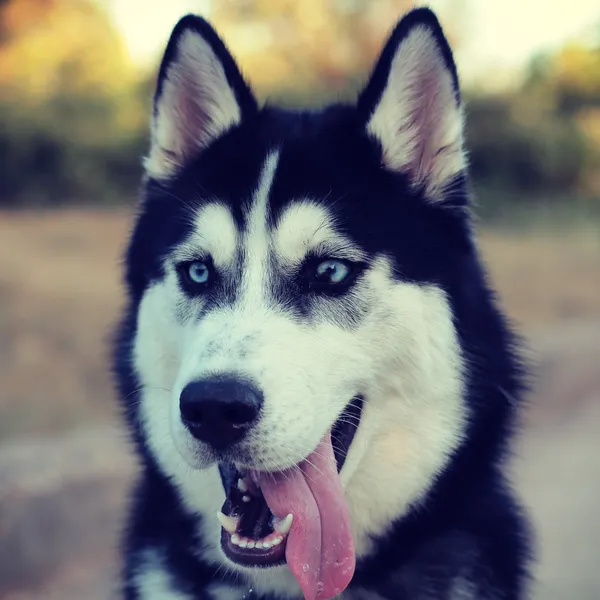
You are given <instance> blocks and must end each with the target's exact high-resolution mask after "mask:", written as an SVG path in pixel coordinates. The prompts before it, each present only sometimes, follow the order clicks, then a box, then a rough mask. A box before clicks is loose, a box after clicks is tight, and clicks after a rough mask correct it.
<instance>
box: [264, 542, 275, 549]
mask: <svg viewBox="0 0 600 600" xmlns="http://www.w3.org/2000/svg"><path fill="white" fill-rule="evenodd" d="M272 545H273V544H271V542H269V541H268V540H265V541H264V542H263V548H270V547H271V546H272Z"/></svg>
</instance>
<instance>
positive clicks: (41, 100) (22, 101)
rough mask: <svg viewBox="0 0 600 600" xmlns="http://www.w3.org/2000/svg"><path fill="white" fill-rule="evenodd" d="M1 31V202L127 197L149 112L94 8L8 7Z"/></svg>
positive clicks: (49, 2) (67, 4) (81, 2)
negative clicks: (134, 155) (131, 153)
mask: <svg viewBox="0 0 600 600" xmlns="http://www.w3.org/2000/svg"><path fill="white" fill-rule="evenodd" d="M0 32H1V33H0V102H1V106H0V111H1V112H0V202H1V203H3V204H23V203H28V202H42V201H43V202H51V203H56V202H63V201H68V200H73V199H77V200H78V201H90V200H96V201H97V200H105V199H106V198H107V197H108V196H119V195H121V194H122V193H124V191H123V190H124V189H127V190H128V193H130V191H131V190H132V189H134V185H135V184H134V183H133V182H134V180H136V179H137V177H138V176H139V172H138V171H139V169H137V165H136V163H135V162H133V160H139V158H137V157H138V156H139V151H140V148H139V146H140V137H141V136H140V131H141V128H142V125H143V123H144V120H145V116H144V115H145V107H144V106H143V104H142V102H141V95H140V94H137V93H136V89H137V86H138V82H137V81H136V79H135V71H134V69H133V67H132V65H130V64H129V63H128V60H127V55H126V52H125V48H124V46H123V43H122V40H121V39H120V38H119V36H118V35H117V33H116V31H115V30H114V29H113V27H112V25H111V22H110V20H109V18H108V16H107V15H106V14H105V13H104V11H103V10H102V9H101V8H100V6H99V5H97V4H94V3H91V2H88V1H85V0H8V1H6V0H5V1H4V2H3V3H2V4H1V5H0ZM133 151H135V152H136V153H137V155H136V158H135V159H132V158H131V157H129V156H127V153H128V152H133Z"/></svg>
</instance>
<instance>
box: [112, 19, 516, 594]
mask: <svg viewBox="0 0 600 600" xmlns="http://www.w3.org/2000/svg"><path fill="white" fill-rule="evenodd" d="M462 131H463V127H462V105H461V99H460V91H459V87H458V79H457V74H456V69H455V66H454V62H453V59H452V55H451V51H450V48H449V47H448V44H447V42H446V40H445V38H444V35H443V33H442V30H441V28H440V26H439V24H438V22H437V20H436V18H435V16H434V15H433V13H432V12H430V11H429V10H427V9H417V10H414V11H412V12H411V13H409V14H408V15H407V16H406V17H404V19H402V20H401V21H400V23H399V24H398V25H397V27H396V28H395V30H394V31H393V33H392V35H391V37H390V40H389V41H388V43H387V45H386V46H385V48H384V50H383V52H382V54H381V57H380V59H379V61H378V63H377V64H376V66H375V68H374V71H373V73H372V76H371V78H370V80H369V82H368V84H367V86H366V87H365V89H364V91H363V92H362V94H361V95H360V96H359V98H358V100H357V102H356V104H354V105H335V106H330V107H328V108H325V109H323V110H321V111H315V112H308V111H307V112H290V111H284V110H280V109H277V108H273V107H270V106H266V107H262V108H261V107H259V106H258V104H257V102H256V100H255V99H254V97H253V95H252V92H251V90H250V88H249V87H248V85H247V84H246V83H245V82H244V80H243V79H242V76H241V75H240V72H239V70H238V68H237V66H236V65H235V62H234V60H233V59H232V57H231V56H230V54H229V53H228V51H227V50H226V48H225V46H224V45H223V43H222V42H221V40H220V39H219V38H218V37H217V35H216V33H215V32H214V31H213V30H212V28H211V27H210V26H209V25H208V24H207V23H206V22H205V21H204V20H202V19H201V18H199V17H195V16H187V17H185V18H183V19H182V20H181V21H180V22H179V24H178V25H177V27H176V28H175V30H174V32H173V35H172V37H171V40H170V42H169V44H168V47H167V50H166V53H165V57H164V60H163V63H162V66H161V68H160V74H159V79H158V86H157V92H156V96H155V105H154V113H153V118H152V142H151V148H150V152H149V155H148V157H147V159H146V162H145V168H146V178H145V181H144V184H143V197H142V201H141V205H140V209H139V215H138V217H137V220H136V223H135V226H134V229H133V233H132V236H131V241H130V244H129V248H128V251H127V254H126V286H127V291H128V298H129V301H128V305H127V308H126V311H125V315H124V317H123V320H122V323H121V326H120V329H119V335H118V340H117V344H116V349H115V359H114V364H115V370H116V375H117V381H118V388H119V392H120V395H121V397H122V400H123V405H124V408H125V414H126V418H127V421H128V424H129V426H130V428H131V433H132V436H133V439H134V440H135V444H136V448H137V451H138V452H139V455H140V457H141V462H142V470H141V474H140V481H139V484H138V488H137V491H136V493H135V496H134V499H133V503H132V507H131V515H130V522H129V527H128V529H127V535H126V540H125V548H124V556H125V569H124V597H125V598H126V599H127V600H198V599H202V600H241V599H242V598H247V597H253V598H256V599H264V600H267V599H281V600H284V599H288V598H289V599H299V598H302V595H301V593H300V590H299V587H298V585H297V583H296V581H295V579H294V578H293V577H292V576H291V574H290V572H289V570H288V569H287V567H286V566H279V567H273V568H271V569H252V568H242V567H239V566H236V565H235V564H234V563H232V562H230V561H229V560H228V559H227V558H226V557H225V555H224V554H223V551H222V550H221V546H220V542H219V540H220V531H221V527H220V524H219V522H218V521H217V519H216V517H215V515H216V512H217V511H218V510H219V509H220V508H221V506H222V505H223V502H224V500H225V492H224V488H223V484H222V481H221V477H220V475H219V470H218V463H219V462H220V461H222V460H230V461H234V462H236V464H238V463H239V464H244V465H248V466H253V467H255V468H258V469H261V470H267V471H276V470H280V469H284V468H288V467H292V466H294V465H296V464H298V463H299V462H300V461H302V460H303V459H304V458H306V456H307V455H308V454H309V453H310V452H312V451H313V450H314V448H315V447H316V446H317V444H318V443H319V440H320V439H321V437H322V436H323V434H324V433H325V432H326V431H328V430H329V429H330V428H331V427H332V425H333V424H334V423H335V422H336V421H337V420H338V419H340V418H344V414H345V412H344V411H345V409H346V407H347V405H348V403H349V402H350V401H351V400H352V399H353V398H355V397H361V398H363V400H364V403H363V408H362V413H361V416H360V424H359V426H358V428H357V430H356V433H355V435H354V438H353V440H352V443H351V445H350V447H349V449H348V451H347V457H346V460H345V463H344V466H343V468H342V470H341V473H340V477H341V481H342V484H343V487H344V492H345V496H346V501H347V504H348V507H349V511H350V518H351V524H352V531H353V536H354V539H355V543H356V550H357V559H358V561H357V568H356V572H355V575H354V578H353V580H352V582H351V584H350V585H349V587H348V588H347V590H346V591H345V592H344V593H343V594H342V596H341V598H343V599H345V600H359V599H362V600H405V599H406V600H429V599H431V600H434V599H436V600H437V599H445V600H446V599H447V600H520V599H522V598H524V597H525V591H524V589H525V581H526V563H527V555H528V534H527V523H526V521H525V520H524V519H523V517H522V516H521V512H520V508H519V506H518V504H517V502H516V501H515V499H514V498H513V495H512V492H511V491H510V489H509V486H508V485H507V482H506V479H505V477H504V475H503V473H502V461H503V458H504V456H505V453H506V450H507V442H508V440H509V436H510V433H511V428H512V426H513V419H514V413H515V410H516V409H517V406H516V404H517V400H518V399H519V397H520V395H521V370H520V366H519V363H518V361H517V359H516V358H515V354H514V350H513V342H514V340H513V336H512V334H511V333H510V331H509V330H508V328H507V326H506V323H505V320H504V318H503V316H502V315H501V313H500V312H499V310H498V309H497V307H496V304H495V302H494V298H493V294H492V292H491V291H490V289H489V288H488V285H487V282H486V277H485V273H484V271H483V269H482V266H481V263H480V259H479V255H478V251H477V248H476V242H475V236H474V233H473V229H472V224H471V219H470V213H469V193H468V184H467V160H466V155H465V150H464V148H463V138H462ZM326 259H336V260H342V261H347V263H348V264H352V265H355V267H353V268H354V269H355V271H353V280H352V282H351V284H350V285H349V286H347V287H345V288H343V289H341V288H340V289H339V290H338V291H337V292H335V293H322V292H316V291H314V290H312V289H311V288H310V287H307V284H306V275H305V273H306V269H307V265H309V264H312V262H314V261H318V260H326ZM194 260H202V261H208V262H209V263H210V265H211V269H212V271H211V272H212V273H213V274H214V277H213V280H212V283H211V286H210V288H206V291H205V292H203V293H197V294H190V293H189V290H186V289H185V286H184V285H182V280H181V272H180V269H181V267H180V265H181V264H184V265H185V264H187V262H186V261H188V262H189V261H194ZM311 261H312V262H311ZM220 374H235V375H236V376H239V377H241V378H244V380H248V381H251V382H252V383H253V385H255V386H256V387H257V388H259V389H260V390H261V392H262V394H263V396H264V403H263V406H262V408H261V416H260V419H259V420H258V421H257V422H256V424H255V425H253V427H252V428H251V429H250V430H249V432H248V434H247V435H246V436H245V437H244V438H243V439H242V441H241V442H239V443H238V444H237V445H236V446H235V448H234V449H233V450H231V451H227V452H228V453H227V452H226V453H224V454H222V455H219V454H218V453H216V452H215V451H214V449H212V448H211V447H209V446H208V445H207V444H204V443H203V442H200V441H198V440H197V439H195V438H194V437H193V436H192V435H191V434H190V433H189V431H188V429H187V428H186V427H185V426H184V424H183V423H182V419H181V415H180V409H179V401H180V400H179V399H180V395H181V392H182V390H183V389H184V388H185V386H186V385H187V384H188V383H190V382H191V381H195V380H201V379H203V378H206V377H210V376H214V375H220ZM250 589H252V590H253V591H252V593H251V594H250V595H249V592H248V590H250Z"/></svg>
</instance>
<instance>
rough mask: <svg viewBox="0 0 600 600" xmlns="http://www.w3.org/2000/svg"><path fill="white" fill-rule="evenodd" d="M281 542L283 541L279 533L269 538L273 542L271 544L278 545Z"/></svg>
mask: <svg viewBox="0 0 600 600" xmlns="http://www.w3.org/2000/svg"><path fill="white" fill-rule="evenodd" d="M281 542H283V538H282V537H281V536H279V535H278V536H277V537H276V538H273V539H272V540H271V544H273V546H279V544H281Z"/></svg>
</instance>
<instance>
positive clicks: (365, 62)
mask: <svg viewBox="0 0 600 600" xmlns="http://www.w3.org/2000/svg"><path fill="white" fill-rule="evenodd" d="M413 5H415V2H414V1H412V0H332V1H330V2H323V1H322V0H302V2H298V1H297V0H220V1H219V2H218V3H215V6H214V10H213V13H212V15H211V20H212V21H213V22H214V23H215V24H216V26H217V27H218V29H219V31H220V32H221V33H222V34H223V37H224V38H225V39H226V40H227V41H228V43H229V45H230V47H231V50H232V52H233V53H234V54H235V55H236V56H238V57H239V59H240V62H241V63H242V64H243V66H244V70H245V71H247V72H248V73H249V75H250V79H251V80H252V82H253V84H254V87H255V88H256V90H257V92H258V93H259V94H260V95H273V94H275V95H277V96H278V99H282V97H283V99H285V97H286V96H293V97H294V101H295V102H301V103H303V104H314V103H321V102H322V101H323V99H324V97H331V96H334V97H336V98H340V97H341V96H345V95H347V94H348V93H349V92H350V91H353V90H354V89H355V88H356V84H357V78H361V79H364V77H365V76H366V74H367V72H368V70H369V69H370V68H371V66H372V63H373V61H374V60H375V57H376V55H377V53H378V52H379V50H380V49H381V45H382V43H383V42H384V40H385V38H386V36H387V35H388V34H389V33H390V31H391V29H392V27H393V26H394V24H395V23H396V21H397V20H398V18H399V17H400V16H402V14H403V13H404V12H406V10H408V9H409V8H411V7H412V6H413ZM283 82H285V83H283ZM307 90H310V92H307ZM309 94H310V95H309Z"/></svg>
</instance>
